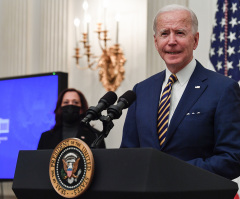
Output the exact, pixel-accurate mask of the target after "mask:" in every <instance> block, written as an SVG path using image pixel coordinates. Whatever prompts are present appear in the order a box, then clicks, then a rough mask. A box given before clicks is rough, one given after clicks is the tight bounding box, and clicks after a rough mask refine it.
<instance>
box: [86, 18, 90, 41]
mask: <svg viewBox="0 0 240 199" xmlns="http://www.w3.org/2000/svg"><path fill="white" fill-rule="evenodd" d="M90 22H91V16H90V15H87V16H86V25H87V44H88V45H89V38H90V31H89V24H90Z"/></svg>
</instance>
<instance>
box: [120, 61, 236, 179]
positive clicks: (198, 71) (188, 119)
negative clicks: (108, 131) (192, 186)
mask: <svg viewBox="0 0 240 199" xmlns="http://www.w3.org/2000/svg"><path fill="white" fill-rule="evenodd" d="M164 79H165V71H163V72H160V73H158V74H156V75H154V76H152V77H150V78H148V79H146V80H144V81H142V82H140V83H138V84H136V85H135V87H134V89H133V90H134V91H135V93H136V95H137V98H136V101H135V102H134V103H133V104H132V105H131V106H130V108H129V109H128V113H127V117H126V120H125V124H124V129H123V138H122V143H121V147H122V148H126V147H129V148H133V147H151V148H155V149H158V150H161V151H163V152H165V153H167V154H170V155H172V156H175V157H177V158H179V159H181V160H184V161H186V162H188V163H190V164H193V165H195V166H198V167H201V168H203V169H206V170H208V171H210V172H213V173H216V174H218V175H221V176H223V177H226V178H229V179H234V178H236V177H238V176H239V175H240V89H239V85H238V83H237V82H235V81H234V80H232V79H230V78H228V77H225V76H223V75H221V74H219V73H216V72H213V71H210V70H208V69H206V68H204V67H203V66H202V65H201V64H200V63H199V62H197V65H196V68H195V70H194V72H193V74H192V76H191V77H190V80H189V82H188V85H187V87H186V89H185V91H184V93H183V95H182V97H181V99H180V101H179V103H178V106H177V108H176V110H175V112H174V114H173V116H172V119H171V122H170V125H169V127H168V131H167V136H166V140H165V142H164V144H163V146H162V148H161V149H160V145H159V140H158V135H157V127H156V126H157V109H158V104H159V98H160V93H161V89H162V84H163V81H164Z"/></svg>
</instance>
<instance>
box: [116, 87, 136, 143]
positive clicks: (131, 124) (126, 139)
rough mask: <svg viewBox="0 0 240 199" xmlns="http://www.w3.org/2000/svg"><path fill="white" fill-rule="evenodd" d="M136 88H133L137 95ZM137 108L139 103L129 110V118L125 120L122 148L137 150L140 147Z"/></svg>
mask: <svg viewBox="0 0 240 199" xmlns="http://www.w3.org/2000/svg"><path fill="white" fill-rule="evenodd" d="M136 87H137V85H136V86H135V87H134V88H133V91H134V92H135V93H136V95H137V92H136ZM136 106H137V101H135V102H134V103H133V104H132V105H131V106H130V107H129V109H128V112H127V116H126V119H125V123H124V127H123V137H122V142H121V146H120V147H121V148H136V147H140V144H139V139H138V130H137V123H136Z"/></svg>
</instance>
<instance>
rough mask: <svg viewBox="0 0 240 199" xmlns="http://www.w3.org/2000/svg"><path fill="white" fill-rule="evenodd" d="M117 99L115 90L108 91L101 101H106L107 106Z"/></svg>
mask: <svg viewBox="0 0 240 199" xmlns="http://www.w3.org/2000/svg"><path fill="white" fill-rule="evenodd" d="M116 101H117V95H116V93H114V92H113V91H108V92H107V93H106V94H105V95H104V96H103V97H102V98H101V99H100V100H99V102H104V103H106V104H107V106H110V105H112V104H114V103H115V102H116Z"/></svg>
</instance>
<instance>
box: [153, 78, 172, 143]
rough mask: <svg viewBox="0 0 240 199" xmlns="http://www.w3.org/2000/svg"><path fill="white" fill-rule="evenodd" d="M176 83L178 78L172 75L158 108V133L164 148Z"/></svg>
mask: <svg viewBox="0 0 240 199" xmlns="http://www.w3.org/2000/svg"><path fill="white" fill-rule="evenodd" d="M176 81H177V76H176V75H175V74H171V76H170V77H169V80H168V83H167V85H166V86H165V88H164V90H163V92H162V97H161V101H160V103H159V107H158V119H157V131H158V138H159V142H160V146H162V144H163V143H164V141H165V138H166V132H167V129H168V117H169V110H170V99H171V90H172V85H173V83H174V82H176Z"/></svg>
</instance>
